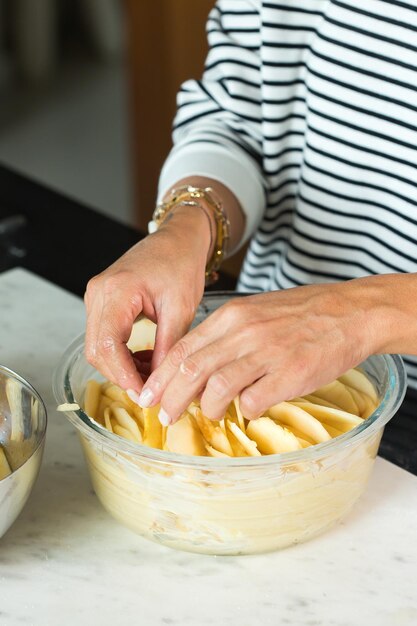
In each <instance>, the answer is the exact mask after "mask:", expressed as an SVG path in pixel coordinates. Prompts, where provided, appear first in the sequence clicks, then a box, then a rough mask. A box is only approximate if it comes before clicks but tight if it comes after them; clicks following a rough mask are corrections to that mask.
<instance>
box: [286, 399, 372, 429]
mask: <svg viewBox="0 0 417 626" xmlns="http://www.w3.org/2000/svg"><path fill="white" fill-rule="evenodd" d="M295 406H298V407H302V410H303V411H305V412H307V413H309V414H310V415H311V416H313V417H314V418H316V420H319V421H320V422H323V423H324V424H326V425H327V424H329V425H330V426H333V428H337V430H339V431H342V432H344V433H345V432H347V431H348V430H351V429H352V428H355V426H358V424H361V423H362V422H363V419H362V418H361V417H357V416H356V415H352V413H346V411H341V410H340V409H331V408H330V407H327V406H320V405H318V404H312V403H307V402H303V403H301V402H300V403H298V402H297V403H295Z"/></svg>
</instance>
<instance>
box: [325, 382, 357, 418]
mask: <svg viewBox="0 0 417 626" xmlns="http://www.w3.org/2000/svg"><path fill="white" fill-rule="evenodd" d="M314 395H315V396H316V397H317V398H323V400H327V402H331V403H332V404H335V405H336V406H337V407H338V408H340V409H342V410H343V411H347V412H348V413H354V414H355V415H358V413H359V409H358V405H357V404H356V402H355V401H354V399H353V397H352V395H351V394H350V393H349V390H348V389H346V387H345V385H344V384H343V383H341V382H340V381H338V380H334V381H333V382H332V383H329V384H328V385H324V386H323V387H320V389H316V391H315V392H314Z"/></svg>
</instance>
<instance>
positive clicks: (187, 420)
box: [164, 415, 207, 456]
mask: <svg viewBox="0 0 417 626" xmlns="http://www.w3.org/2000/svg"><path fill="white" fill-rule="evenodd" d="M164 450H167V451H168V452H177V453H178V454H191V455H192V456H206V455H207V450H206V445H205V442H204V439H203V436H202V435H201V432H200V430H199V429H198V427H197V426H196V424H195V422H194V420H193V419H192V417H191V416H190V415H185V416H184V417H182V418H181V419H180V420H178V422H176V423H175V424H172V426H168V427H167V429H166V438H165V446H164Z"/></svg>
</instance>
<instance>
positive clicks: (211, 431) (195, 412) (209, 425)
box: [188, 405, 233, 456]
mask: <svg viewBox="0 0 417 626" xmlns="http://www.w3.org/2000/svg"><path fill="white" fill-rule="evenodd" d="M188 410H189V412H190V413H191V415H192V416H193V417H194V419H195V421H196V423H197V426H198V427H199V429H200V431H201V433H202V435H203V437H204V439H205V440H206V441H207V443H208V444H209V445H210V446H212V447H213V448H215V449H216V450H218V451H219V452H223V453H224V454H227V455H228V456H233V449H232V446H231V445H230V441H229V439H228V438H227V435H226V434H225V432H224V431H223V430H222V428H221V427H220V426H219V425H217V426H216V425H215V423H214V422H212V421H211V420H209V419H208V417H206V416H205V415H204V414H203V412H202V411H201V410H200V409H199V408H198V407H196V406H195V405H191V406H190V407H189V409H188Z"/></svg>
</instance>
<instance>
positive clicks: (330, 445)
mask: <svg viewBox="0 0 417 626" xmlns="http://www.w3.org/2000/svg"><path fill="white" fill-rule="evenodd" d="M225 295H227V296H231V295H232V296H234V295H236V296H237V297H239V296H241V295H253V294H244V293H240V294H238V293H237V294H235V293H234V292H224V291H223V292H220V291H219V292H210V293H209V294H205V297H204V299H203V303H204V300H206V301H207V300H210V299H213V298H214V297H216V296H225ZM84 339H85V334H84V333H82V334H81V335H79V336H78V337H76V338H75V339H74V340H73V341H72V343H71V344H70V345H69V346H68V347H67V349H66V350H65V351H64V353H63V355H62V357H61V359H60V361H59V363H58V366H57V368H56V369H55V371H54V374H53V383H52V387H53V392H54V395H55V399H56V401H57V402H58V403H59V404H63V403H71V404H72V403H78V402H77V399H76V398H75V397H74V395H73V391H72V388H71V383H70V378H69V373H70V372H71V370H72V367H73V366H74V364H75V362H76V361H77V360H78V359H79V358H80V356H82V354H83V346H84ZM376 359H378V360H382V361H383V362H384V363H385V366H386V367H387V370H388V372H387V374H388V385H387V390H386V392H385V395H384V397H383V398H382V400H381V402H380V404H379V406H378V407H377V408H376V410H375V411H374V412H373V413H372V414H371V415H370V416H369V417H368V418H367V419H366V420H364V421H363V422H362V423H361V424H359V425H358V426H356V427H355V428H352V429H351V430H349V431H348V432H346V433H344V434H343V435H339V436H338V437H336V438H332V439H330V440H329V441H326V442H323V443H318V444H315V445H314V446H311V447H309V448H303V449H301V450H296V451H294V452H281V453H277V454H269V455H264V456H261V457H231V458H215V457H206V456H204V457H193V456H190V455H185V454H178V453H176V452H167V451H165V450H158V449H156V448H150V447H148V446H145V445H143V444H140V443H135V442H130V441H129V440H127V439H124V438H123V437H120V436H119V435H115V434H114V433H111V432H110V431H108V430H107V429H106V428H105V427H104V426H102V425H101V424H99V423H98V422H96V421H94V420H92V419H91V418H90V417H89V416H88V415H87V414H86V413H85V412H84V411H83V409H82V408H80V409H78V410H75V411H65V414H66V416H67V417H68V419H69V420H70V422H71V423H72V424H73V425H74V426H75V427H76V428H77V430H79V431H81V432H82V433H83V434H84V435H86V436H87V437H89V438H93V439H94V440H95V443H97V444H101V445H103V446H107V447H109V448H111V449H112V450H113V451H114V452H116V453H117V454H119V455H130V456H131V457H137V458H139V459H141V460H147V461H150V462H152V463H157V464H163V465H166V464H170V465H175V466H181V467H192V468H198V469H213V470H214V469H219V470H220V469H224V470H236V469H238V468H249V467H265V466H281V465H282V466H283V465H294V464H297V463H303V462H304V463H306V462H309V461H313V460H317V459H318V458H320V457H324V456H329V455H331V454H332V453H333V452H339V451H340V450H342V449H346V448H348V447H351V446H353V445H356V444H357V443H358V442H359V441H361V440H362V439H363V438H365V437H369V436H370V435H371V434H373V433H374V432H376V431H377V430H379V429H382V428H383V426H385V424H386V423H387V422H388V421H389V420H390V419H391V418H392V417H393V416H394V415H395V413H396V412H397V410H398V408H399V406H400V405H401V403H402V401H403V399H404V395H405V393H406V388H407V375H406V371H405V367H404V364H403V361H402V359H401V357H400V356H399V355H397V354H376V355H371V356H370V357H369V360H370V361H375V360H376ZM367 360H368V359H367ZM358 367H360V365H359V366H358ZM382 413H384V415H382Z"/></svg>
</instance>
